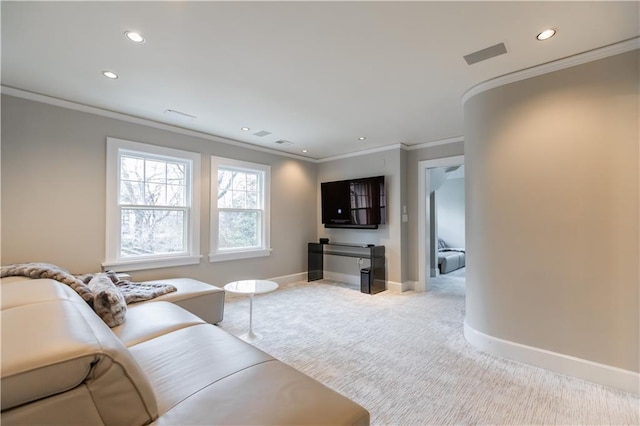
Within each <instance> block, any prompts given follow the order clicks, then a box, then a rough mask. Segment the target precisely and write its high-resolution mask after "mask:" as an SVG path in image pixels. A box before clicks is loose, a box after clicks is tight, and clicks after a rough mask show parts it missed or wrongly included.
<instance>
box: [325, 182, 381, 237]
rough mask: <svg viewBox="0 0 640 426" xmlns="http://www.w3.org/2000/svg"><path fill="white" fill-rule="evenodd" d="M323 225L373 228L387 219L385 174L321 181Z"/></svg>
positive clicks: (328, 226)
mask: <svg viewBox="0 0 640 426" xmlns="http://www.w3.org/2000/svg"><path fill="white" fill-rule="evenodd" d="M320 191H321V205H322V223H323V224H324V226H325V228H366V229H376V228H377V227H378V225H382V224H385V223H386V197H385V188H384V176H375V177H369V178H360V179H349V180H340V181H335V182H323V183H321V184H320Z"/></svg>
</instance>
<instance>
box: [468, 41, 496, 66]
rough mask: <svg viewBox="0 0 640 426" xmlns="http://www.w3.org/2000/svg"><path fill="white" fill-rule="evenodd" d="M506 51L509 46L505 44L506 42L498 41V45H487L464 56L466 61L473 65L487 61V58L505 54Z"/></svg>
mask: <svg viewBox="0 0 640 426" xmlns="http://www.w3.org/2000/svg"><path fill="white" fill-rule="evenodd" d="M505 53H507V47H506V46H505V45H504V43H498V44H496V45H493V46H490V47H487V48H486V49H482V50H478V51H477V52H473V53H469V54H468V55H465V56H463V58H464V60H465V61H467V64H469V65H473V64H475V63H477V62H482V61H486V60H487V59H491V58H495V57H496V56H500V55H504V54H505Z"/></svg>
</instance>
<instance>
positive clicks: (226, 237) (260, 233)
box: [209, 157, 271, 262]
mask: <svg viewBox="0 0 640 426" xmlns="http://www.w3.org/2000/svg"><path fill="white" fill-rule="evenodd" d="M270 170H271V169H270V167H269V166H265V165H262V164H254V163H248V162H244V161H236V160H230V159H228V158H221V157H211V253H210V254H209V260H211V261H212V262H217V261H222V260H232V259H244V258H250V257H259V256H268V255H269V254H270V252H271V248H270V246H269V186H270V182H269V180H270Z"/></svg>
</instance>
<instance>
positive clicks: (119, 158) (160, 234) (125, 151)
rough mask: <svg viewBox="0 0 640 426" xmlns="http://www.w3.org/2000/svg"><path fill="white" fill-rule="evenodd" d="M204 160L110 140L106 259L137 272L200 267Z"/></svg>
mask: <svg viewBox="0 0 640 426" xmlns="http://www.w3.org/2000/svg"><path fill="white" fill-rule="evenodd" d="M199 174H200V154H197V153H193V152H187V151H181V150H177V149H170V148H163V147H159V146H154V145H147V144H142V143H137V142H130V141H125V140H121V139H114V138H107V227H106V229H107V235H106V242H107V250H106V256H107V259H106V261H105V262H104V263H103V266H104V267H106V268H109V269H112V270H115V271H132V270H138V269H149V268H158V267H166V266H178V265H188V264H195V263H198V262H199V261H200V255H199V253H200V251H199V250H200V227H199V212H200V208H199V205H200V203H199V194H200V190H199V185H198V182H199V181H198V179H194V176H199Z"/></svg>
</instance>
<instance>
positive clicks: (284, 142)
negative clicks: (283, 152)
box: [276, 139, 293, 145]
mask: <svg viewBox="0 0 640 426" xmlns="http://www.w3.org/2000/svg"><path fill="white" fill-rule="evenodd" d="M276 143H277V144H278V145H293V142H290V141H285V140H284V139H280V140H278V141H276Z"/></svg>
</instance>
